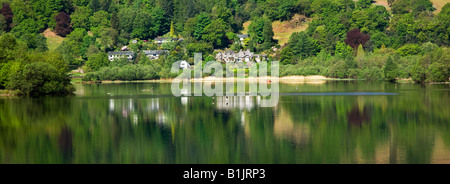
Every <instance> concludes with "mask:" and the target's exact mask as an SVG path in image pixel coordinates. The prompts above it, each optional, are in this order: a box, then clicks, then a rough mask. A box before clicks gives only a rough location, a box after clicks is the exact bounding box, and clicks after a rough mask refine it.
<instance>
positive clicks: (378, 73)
mask: <svg viewBox="0 0 450 184" xmlns="http://www.w3.org/2000/svg"><path fill="white" fill-rule="evenodd" d="M359 76H360V78H364V79H366V80H383V79H384V76H383V71H382V70H381V69H380V68H375V67H373V68H366V69H364V70H362V71H361V74H360V75H359Z"/></svg>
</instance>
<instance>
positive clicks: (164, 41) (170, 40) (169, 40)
mask: <svg viewBox="0 0 450 184" xmlns="http://www.w3.org/2000/svg"><path fill="white" fill-rule="evenodd" d="M176 41H178V38H155V43H157V44H162V43H166V42H176Z"/></svg>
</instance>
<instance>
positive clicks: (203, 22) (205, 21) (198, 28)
mask: <svg viewBox="0 0 450 184" xmlns="http://www.w3.org/2000/svg"><path fill="white" fill-rule="evenodd" d="M210 23H211V19H209V16H208V15H207V14H206V13H200V14H199V15H198V16H197V24H196V25H195V29H194V38H195V39H197V40H200V39H201V38H202V37H203V34H204V33H205V32H206V31H204V29H205V27H206V26H208V25H209V24H210Z"/></svg>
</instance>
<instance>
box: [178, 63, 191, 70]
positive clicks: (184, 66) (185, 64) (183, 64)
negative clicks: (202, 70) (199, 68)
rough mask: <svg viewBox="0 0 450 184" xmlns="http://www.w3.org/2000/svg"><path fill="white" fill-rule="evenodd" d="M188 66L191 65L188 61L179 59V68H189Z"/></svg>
mask: <svg viewBox="0 0 450 184" xmlns="http://www.w3.org/2000/svg"><path fill="white" fill-rule="evenodd" d="M189 67H191V65H190V64H189V63H188V62H186V61H181V63H180V68H181V69H186V68H189Z"/></svg>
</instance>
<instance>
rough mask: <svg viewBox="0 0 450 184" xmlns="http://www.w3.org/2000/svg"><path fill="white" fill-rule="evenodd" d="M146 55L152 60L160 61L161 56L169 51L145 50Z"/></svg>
mask: <svg viewBox="0 0 450 184" xmlns="http://www.w3.org/2000/svg"><path fill="white" fill-rule="evenodd" d="M142 52H144V54H145V55H146V56H147V57H148V58H150V60H154V59H158V58H159V56H161V55H163V54H166V53H168V52H169V51H168V50H144V51H142Z"/></svg>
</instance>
